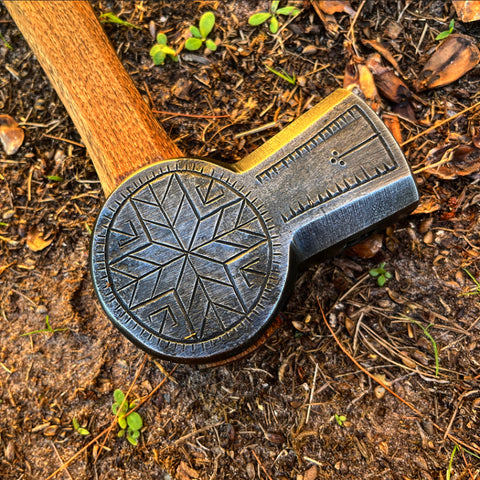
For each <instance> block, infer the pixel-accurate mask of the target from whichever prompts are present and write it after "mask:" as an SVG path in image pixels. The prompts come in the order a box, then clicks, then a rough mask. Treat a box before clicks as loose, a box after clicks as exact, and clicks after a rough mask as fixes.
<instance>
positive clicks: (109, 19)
mask: <svg viewBox="0 0 480 480" xmlns="http://www.w3.org/2000/svg"><path fill="white" fill-rule="evenodd" d="M99 18H100V21H101V22H103V23H117V24H118V25H123V26H124V27H130V28H137V29H138V30H141V27H137V26H136V25H133V24H131V23H128V22H126V21H125V20H122V19H121V18H118V17H117V16H116V15H115V14H114V13H112V12H107V13H102V14H101V15H100V17H99Z"/></svg>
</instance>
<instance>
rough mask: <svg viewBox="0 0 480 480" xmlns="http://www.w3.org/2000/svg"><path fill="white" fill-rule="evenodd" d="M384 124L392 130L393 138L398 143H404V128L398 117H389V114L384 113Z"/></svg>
mask: <svg viewBox="0 0 480 480" xmlns="http://www.w3.org/2000/svg"><path fill="white" fill-rule="evenodd" d="M382 120H383V123H384V124H385V125H386V126H387V128H388V129H389V130H390V132H391V134H392V135H393V138H394V139H395V140H396V141H397V143H403V136H402V128H401V126H400V120H399V119H398V117H397V116H396V115H389V114H388V113H384V114H383V115H382Z"/></svg>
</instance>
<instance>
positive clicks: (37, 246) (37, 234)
mask: <svg viewBox="0 0 480 480" xmlns="http://www.w3.org/2000/svg"><path fill="white" fill-rule="evenodd" d="M52 242H53V236H51V237H50V238H49V237H48V236H47V238H44V236H43V232H41V231H40V230H39V229H38V228H37V227H33V228H32V229H30V231H29V232H28V234H27V246H28V248H29V249H30V250H31V251H32V252H40V251H42V250H44V249H45V248H47V247H48V246H49V245H50V244H51V243H52Z"/></svg>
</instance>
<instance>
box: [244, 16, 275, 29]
mask: <svg viewBox="0 0 480 480" xmlns="http://www.w3.org/2000/svg"><path fill="white" fill-rule="evenodd" d="M270 17H271V14H270V13H265V12H262V13H254V14H253V15H252V16H251V17H250V18H249V19H248V24H249V25H252V26H253V27H256V26H257V25H260V24H262V23H264V22H266V21H267V20H268V19H269V18H270Z"/></svg>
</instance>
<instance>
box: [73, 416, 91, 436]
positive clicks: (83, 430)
mask: <svg viewBox="0 0 480 480" xmlns="http://www.w3.org/2000/svg"><path fill="white" fill-rule="evenodd" d="M72 425H73V429H74V430H75V431H76V432H77V433H78V434H79V435H84V436H87V435H90V432H89V431H88V430H87V429H86V428H83V427H81V426H80V425H79V424H78V422H77V419H76V418H75V417H73V418H72Z"/></svg>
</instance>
